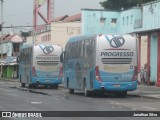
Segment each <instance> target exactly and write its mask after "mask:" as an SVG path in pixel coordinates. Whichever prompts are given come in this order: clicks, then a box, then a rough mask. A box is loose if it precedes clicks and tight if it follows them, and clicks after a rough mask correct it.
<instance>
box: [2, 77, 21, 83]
mask: <svg viewBox="0 0 160 120" xmlns="http://www.w3.org/2000/svg"><path fill="white" fill-rule="evenodd" d="M0 81H10V82H19V79H7V78H0Z"/></svg>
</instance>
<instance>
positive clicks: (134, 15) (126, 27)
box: [82, 0, 160, 86]
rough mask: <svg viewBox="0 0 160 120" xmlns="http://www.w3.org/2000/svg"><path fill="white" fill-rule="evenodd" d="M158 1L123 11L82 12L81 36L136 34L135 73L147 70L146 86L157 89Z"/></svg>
mask: <svg viewBox="0 0 160 120" xmlns="http://www.w3.org/2000/svg"><path fill="white" fill-rule="evenodd" d="M159 11H160V0H157V1H154V2H149V3H146V4H143V5H142V6H141V7H139V6H136V7H133V8H131V9H128V10H124V11H118V12H117V11H106V10H95V9H82V33H83V34H90V33H96V34H103V33H104V34H110V33H118V34H125V33H136V34H137V36H138V38H139V60H138V63H139V66H138V67H139V70H140V68H141V67H144V66H146V67H147V75H148V84H154V85H157V86H160V52H159V51H160V12H159Z"/></svg>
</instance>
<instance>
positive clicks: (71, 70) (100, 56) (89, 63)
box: [64, 34, 138, 96]
mask: <svg viewBox="0 0 160 120" xmlns="http://www.w3.org/2000/svg"><path fill="white" fill-rule="evenodd" d="M137 51H138V50H137V39H136V36H132V35H130V34H126V35H109V34H106V35H105V34H103V35H102V34H101V35H80V36H75V37H71V38H70V39H69V41H68V42H67V44H66V47H65V59H64V85H65V87H66V88H68V89H69V91H70V93H73V92H74V90H83V91H84V93H85V96H88V95H90V93H93V92H97V91H100V92H113V93H115V94H116V95H117V96H126V95H127V91H132V90H136V89H137Z"/></svg>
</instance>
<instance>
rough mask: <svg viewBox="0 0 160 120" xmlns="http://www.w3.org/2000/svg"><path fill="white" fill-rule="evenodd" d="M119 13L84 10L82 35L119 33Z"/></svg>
mask: <svg viewBox="0 0 160 120" xmlns="http://www.w3.org/2000/svg"><path fill="white" fill-rule="evenodd" d="M119 15H120V14H119V12H114V11H106V10H94V9H82V34H102V33H104V34H106V33H117V31H118V28H119V24H120V21H119Z"/></svg>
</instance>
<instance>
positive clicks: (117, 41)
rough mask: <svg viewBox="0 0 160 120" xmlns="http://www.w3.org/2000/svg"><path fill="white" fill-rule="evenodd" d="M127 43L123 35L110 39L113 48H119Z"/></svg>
mask: <svg viewBox="0 0 160 120" xmlns="http://www.w3.org/2000/svg"><path fill="white" fill-rule="evenodd" d="M124 43H125V40H124V38H123V37H114V38H112V39H111V41H110V45H111V47H113V48H119V47H121V46H122V45H123V44H124Z"/></svg>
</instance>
